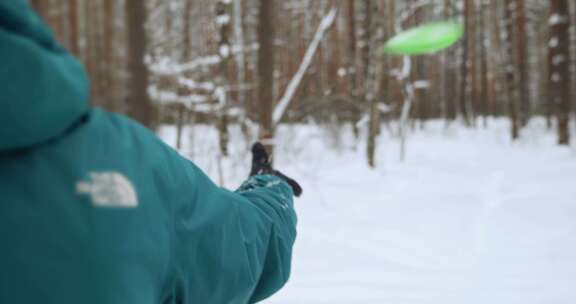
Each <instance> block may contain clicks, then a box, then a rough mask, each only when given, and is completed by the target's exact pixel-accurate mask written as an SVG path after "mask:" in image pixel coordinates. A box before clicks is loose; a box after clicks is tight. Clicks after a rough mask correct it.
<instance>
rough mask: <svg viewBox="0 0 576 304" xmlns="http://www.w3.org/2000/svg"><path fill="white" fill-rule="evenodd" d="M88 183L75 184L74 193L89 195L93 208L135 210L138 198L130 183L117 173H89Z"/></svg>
mask: <svg viewBox="0 0 576 304" xmlns="http://www.w3.org/2000/svg"><path fill="white" fill-rule="evenodd" d="M89 176H90V179H91V180H90V181H89V182H86V181H81V182H78V183H77V184H76V192H77V193H78V194H80V195H90V197H91V199H92V204H93V205H94V206H95V207H108V208H135V207H138V196H137V195H136V190H135V188H134V185H133V184H132V182H131V181H130V180H129V179H128V178H127V177H126V176H124V175H123V174H122V173H119V172H114V171H110V172H91V173H90V174H89Z"/></svg>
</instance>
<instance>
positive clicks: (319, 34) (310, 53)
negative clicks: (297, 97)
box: [272, 7, 338, 124]
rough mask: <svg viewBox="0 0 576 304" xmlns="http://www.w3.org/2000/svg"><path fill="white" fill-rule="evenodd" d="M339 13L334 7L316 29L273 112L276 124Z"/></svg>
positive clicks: (273, 119)
mask: <svg viewBox="0 0 576 304" xmlns="http://www.w3.org/2000/svg"><path fill="white" fill-rule="evenodd" d="M337 13H338V8H337V7H333V8H332V9H331V10H330V11H329V12H328V14H327V15H326V16H324V18H323V19H322V21H321V22H320V25H319V26H318V30H317V31H316V34H315V35H314V38H312V42H310V45H309V46H308V49H307V50H306V53H305V54H304V58H303V59H302V63H301V64H300V67H299V68H298V71H297V72H296V74H294V77H292V80H290V83H289V84H288V87H287V88H286V91H285V92H284V95H282V98H280V101H279V102H278V105H277V106H276V108H275V109H274V113H273V114H272V121H273V122H274V124H278V123H279V122H280V120H281V119H282V116H284V112H285V111H286V109H287V108H288V106H289V105H290V101H291V100H292V97H294V94H295V93H296V90H297V89H298V86H299V85H300V82H302V78H304V74H305V73H306V71H307V70H308V67H309V66H310V64H311V63H312V59H313V58H314V55H315V54H316V50H317V49H318V46H319V45H320V42H321V41H322V38H324V34H325V33H326V31H327V30H328V29H329V28H330V27H331V26H332V24H334V20H335V19H336V15H337Z"/></svg>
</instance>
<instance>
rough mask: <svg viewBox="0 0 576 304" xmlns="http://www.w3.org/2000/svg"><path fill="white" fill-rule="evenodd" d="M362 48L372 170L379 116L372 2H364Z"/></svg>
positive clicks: (375, 10) (373, 8)
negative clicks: (373, 60)
mask: <svg viewBox="0 0 576 304" xmlns="http://www.w3.org/2000/svg"><path fill="white" fill-rule="evenodd" d="M363 2H364V3H363V4H364V29H363V33H364V37H363V39H364V42H365V43H364V46H363V48H362V62H363V74H364V77H363V78H364V80H363V83H364V92H363V93H364V99H365V100H366V103H367V104H368V105H369V109H368V116H369V119H368V142H367V147H366V148H367V149H366V150H367V151H366V152H367V153H366V154H367V158H368V165H369V166H370V167H372V168H374V167H375V166H376V161H375V154H376V137H377V135H378V134H377V133H378V125H379V124H380V116H379V115H378V114H379V113H378V98H377V95H376V94H377V89H376V87H377V84H378V81H377V80H376V71H375V70H376V63H375V62H372V59H374V58H378V57H376V56H375V55H376V54H375V52H373V51H372V50H373V47H374V46H375V44H377V43H378V39H377V38H376V37H373V36H374V34H375V33H374V30H375V29H374V25H373V21H372V20H373V16H372V15H373V14H374V13H377V6H376V5H374V3H373V1H372V0H364V1H363Z"/></svg>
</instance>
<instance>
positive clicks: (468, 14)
mask: <svg viewBox="0 0 576 304" xmlns="http://www.w3.org/2000/svg"><path fill="white" fill-rule="evenodd" d="M473 16H474V1H473V0H464V27H465V31H466V35H465V36H464V46H463V48H464V51H463V52H462V71H461V78H462V79H461V81H460V86H461V88H460V111H461V115H462V118H463V120H464V123H465V124H466V125H467V126H471V125H472V122H471V106H470V104H471V100H470V99H471V96H472V94H471V93H472V87H473V84H472V77H471V75H472V74H473V73H472V71H471V70H472V59H473V56H472V54H471V53H472V52H471V46H473V45H474V43H473V40H474V35H473V34H472V31H471V29H472V27H473V26H474V24H473Z"/></svg>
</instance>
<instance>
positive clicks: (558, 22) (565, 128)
mask: <svg viewBox="0 0 576 304" xmlns="http://www.w3.org/2000/svg"><path fill="white" fill-rule="evenodd" d="M569 20H570V19H569V16H568V0H550V50H549V52H550V56H549V58H550V63H549V64H550V75H549V77H550V78H549V80H550V90H549V93H550V100H551V101H552V102H553V104H554V106H555V109H556V119H557V121H558V143H559V144H560V145H569V144H570V129H569V121H570V113H571V106H572V100H571V99H570V98H571V96H570V65H569V62H570V21H569Z"/></svg>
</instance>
